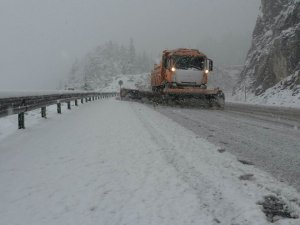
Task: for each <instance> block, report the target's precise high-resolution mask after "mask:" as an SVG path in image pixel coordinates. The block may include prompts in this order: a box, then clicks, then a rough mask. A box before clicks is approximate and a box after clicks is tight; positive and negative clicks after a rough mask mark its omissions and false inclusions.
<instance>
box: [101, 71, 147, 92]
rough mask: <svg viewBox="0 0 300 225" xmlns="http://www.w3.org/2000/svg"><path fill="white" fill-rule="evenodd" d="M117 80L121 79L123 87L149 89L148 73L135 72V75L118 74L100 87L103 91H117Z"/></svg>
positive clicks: (118, 89)
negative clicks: (104, 85)
mask: <svg viewBox="0 0 300 225" xmlns="http://www.w3.org/2000/svg"><path fill="white" fill-rule="evenodd" d="M119 81H122V83H123V84H122V87H123V88H129V89H142V90H151V88H150V74H149V73H143V74H136V75H118V76H116V77H114V79H113V80H112V81H111V83H109V84H108V85H107V86H106V87H104V88H102V89H101V91H103V92H119V91H120V85H119Z"/></svg>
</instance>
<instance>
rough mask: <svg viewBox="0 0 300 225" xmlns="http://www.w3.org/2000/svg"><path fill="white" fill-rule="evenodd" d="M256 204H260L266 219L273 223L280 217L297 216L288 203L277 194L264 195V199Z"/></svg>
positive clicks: (294, 217)
mask: <svg viewBox="0 0 300 225" xmlns="http://www.w3.org/2000/svg"><path fill="white" fill-rule="evenodd" d="M257 204H258V205H261V206H262V211H263V212H264V213H265V215H266V217H267V220H268V221H269V222H271V223H274V222H276V221H278V220H280V219H282V218H290V219H297V218H299V216H298V215H295V214H293V213H292V212H291V210H290V209H289V207H288V205H287V204H286V203H285V202H284V201H283V200H282V199H280V198H278V197H277V196H274V195H268V196H265V197H264V200H263V201H261V202H258V203H257Z"/></svg>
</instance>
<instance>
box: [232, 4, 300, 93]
mask: <svg viewBox="0 0 300 225" xmlns="http://www.w3.org/2000/svg"><path fill="white" fill-rule="evenodd" d="M278 84H280V87H281V88H282V89H290V90H291V91H292V92H293V93H295V95H296V94H298V93H299V92H300V0H272V1H270V0H261V7H260V14H259V16H258V19H257V22H256V26H255V29H254V31H253V40H252V46H251V48H250V50H249V52H248V55H247V58H246V62H245V66H244V68H243V70H242V73H241V77H240V79H239V81H238V83H237V86H236V87H235V88H234V94H238V93H241V92H244V88H245V87H246V90H247V92H248V93H249V94H253V95H255V96H259V95H262V94H263V93H264V92H265V91H266V90H267V89H269V88H272V87H274V86H276V85H277V86H278Z"/></svg>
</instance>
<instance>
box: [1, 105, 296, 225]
mask: <svg viewBox="0 0 300 225" xmlns="http://www.w3.org/2000/svg"><path fill="white" fill-rule="evenodd" d="M0 149H1V150H0V154H1V157H0V180H1V182H2V183H1V186H0V218H1V220H0V224H1V225H2V224H3V225H4V224H5V225H6V224H31V225H35V224H44V225H48V224H49V225H50V224H56V225H60V224H87V225H88V224H162V225H164V224H166V225H167V224H170V225H171V224H172V225H176V224H178V225H182V224H205V225H206V224H213V225H216V224H239V225H250V224H253V225H254V224H255V225H256V224H269V222H267V221H266V218H265V215H264V214H263V212H262V211H261V209H260V206H258V205H257V202H258V201H261V200H262V199H263V197H264V196H266V195H270V194H271V195H275V196H279V197H281V198H282V199H284V200H285V201H286V202H287V203H288V204H289V206H291V208H292V209H293V210H294V211H295V213H300V212H299V206H297V204H300V199H299V193H297V192H296V191H295V190H294V189H293V188H291V187H288V186H286V185H285V184H283V183H279V182H278V181H276V180H274V179H273V178H272V177H270V176H269V175H268V174H266V173H264V172H262V171H260V170H258V169H256V168H255V167H253V166H246V165H243V164H241V163H239V162H238V161H237V160H236V158H235V157H234V156H232V155H231V154H230V153H227V152H225V153H219V152H218V147H217V146H215V145H213V144H211V143H209V142H207V141H206V140H204V139H202V138H200V137H198V136H196V135H195V134H194V133H193V132H191V131H189V130H186V129H185V128H183V127H182V126H180V125H178V124H177V123H175V122H173V121H172V120H171V119H168V118H167V117H165V116H163V115H161V114H160V113H158V112H155V108H153V109H151V108H150V107H147V106H144V105H141V104H138V103H133V102H121V101H116V100H104V101H96V102H94V103H93V104H85V105H84V106H82V107H81V109H80V110H76V111H73V112H72V113H69V114H68V116H65V115H64V114H63V115H62V116H59V117H53V119H52V120H46V121H44V123H40V124H37V125H35V126H34V127H33V129H30V130H29V131H27V130H25V131H24V132H23V133H18V134H17V135H11V136H9V137H7V138H5V139H4V140H2V141H1V142H0ZM247 174H252V175H253V176H250V177H251V179H248V180H247V179H246V180H243V179H240V177H241V176H243V175H247ZM299 223H300V220H299V219H297V220H291V219H282V220H279V221H277V222H275V223H274V224H276V225H286V224H290V225H297V224H299Z"/></svg>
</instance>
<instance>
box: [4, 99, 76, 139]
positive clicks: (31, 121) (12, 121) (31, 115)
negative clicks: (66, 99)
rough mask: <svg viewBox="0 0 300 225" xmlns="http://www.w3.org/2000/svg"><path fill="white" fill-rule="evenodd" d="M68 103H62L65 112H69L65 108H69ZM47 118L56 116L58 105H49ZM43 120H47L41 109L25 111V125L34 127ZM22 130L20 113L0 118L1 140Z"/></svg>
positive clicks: (72, 104)
mask: <svg viewBox="0 0 300 225" xmlns="http://www.w3.org/2000/svg"><path fill="white" fill-rule="evenodd" d="M66 105H67V104H66V103H61V107H62V110H63V112H62V113H65V112H68V110H64V108H67V106H66ZM71 106H74V103H73V102H72V103H71ZM46 113H47V118H50V117H52V116H55V115H56V114H57V109H56V105H51V106H48V107H47V109H46ZM42 120H45V119H44V118H42V117H41V110H40V109H36V110H33V111H29V112H25V127H26V128H28V127H32V126H34V125H36V124H38V123H40V122H41V121H42ZM18 132H22V131H18V115H16V114H15V115H10V116H6V117H2V118H0V142H1V140H3V139H5V138H6V137H8V136H10V135H12V134H14V133H18Z"/></svg>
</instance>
